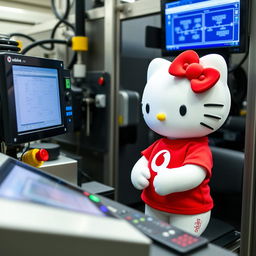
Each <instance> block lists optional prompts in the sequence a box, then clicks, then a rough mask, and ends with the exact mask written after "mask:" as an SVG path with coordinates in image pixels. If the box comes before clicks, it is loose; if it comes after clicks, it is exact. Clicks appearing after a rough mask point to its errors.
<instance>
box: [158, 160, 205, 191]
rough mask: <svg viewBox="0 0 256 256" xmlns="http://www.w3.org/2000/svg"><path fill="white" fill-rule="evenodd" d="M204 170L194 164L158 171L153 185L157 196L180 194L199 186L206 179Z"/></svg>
mask: <svg viewBox="0 0 256 256" xmlns="http://www.w3.org/2000/svg"><path fill="white" fill-rule="evenodd" d="M206 173H207V172H206V170H205V169H204V168H203V167H201V166H199V165H194V164H187V165H184V166H182V167H178V168H172V169H169V170H168V169H167V170H166V169H163V170H159V171H158V173H157V175H156V177H155V179H154V182H153V185H154V187H155V191H156V193H157V194H159V195H162V196H164V195H168V194H171V193H174V192H182V191H186V190H190V189H193V188H195V187H197V186H198V185H200V184H201V183H202V181H203V180H204V179H205V177H206Z"/></svg>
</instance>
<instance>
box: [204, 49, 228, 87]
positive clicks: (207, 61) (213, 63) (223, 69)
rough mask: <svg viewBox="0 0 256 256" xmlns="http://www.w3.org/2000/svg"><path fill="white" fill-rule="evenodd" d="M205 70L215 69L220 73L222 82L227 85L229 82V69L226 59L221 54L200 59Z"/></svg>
mask: <svg viewBox="0 0 256 256" xmlns="http://www.w3.org/2000/svg"><path fill="white" fill-rule="evenodd" d="M200 64H201V65H203V67H204V68H215V69H217V70H218V71H219V72H220V80H221V81H223V82H224V83H225V84H226V83H227V80H228V68H227V63H226V61H225V59H224V58H223V57H222V56H221V55H219V54H209V55H205V56H203V57H202V58H200Z"/></svg>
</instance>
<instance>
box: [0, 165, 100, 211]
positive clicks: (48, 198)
mask: <svg viewBox="0 0 256 256" xmlns="http://www.w3.org/2000/svg"><path fill="white" fill-rule="evenodd" d="M7 167H8V172H7V174H6V175H5V176H4V177H3V176H2V177H1V179H2V180H1V181H0V182H1V183H0V196H1V197H6V198H10V199H15V200H22V201H30V202H35V203H39V204H44V205H49V206H54V207H60V208H65V209H68V210H73V211H79V212H83V213H88V214H92V215H99V216H105V214H104V213H103V212H102V211H100V210H99V209H98V207H97V206H96V205H95V204H93V203H92V202H91V201H90V200H89V199H88V197H87V196H85V195H83V193H82V192H79V191H76V190H75V189H72V188H70V187H68V186H65V185H64V184H62V183H61V182H60V183H58V182H56V181H54V180H51V179H48V178H47V177H44V176H43V175H40V174H38V173H36V172H33V171H30V170H29V169H27V168H25V167H23V166H21V165H17V164H15V163H13V162H10V163H8V166H7Z"/></svg>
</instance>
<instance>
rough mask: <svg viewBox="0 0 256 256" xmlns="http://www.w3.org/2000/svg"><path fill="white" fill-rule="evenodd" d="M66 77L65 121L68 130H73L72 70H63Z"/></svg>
mask: <svg viewBox="0 0 256 256" xmlns="http://www.w3.org/2000/svg"><path fill="white" fill-rule="evenodd" d="M63 79H64V97H65V100H64V102H65V122H66V127H67V131H68V132H71V131H73V107H72V92H71V79H70V71H69V70H67V69H64V70H63Z"/></svg>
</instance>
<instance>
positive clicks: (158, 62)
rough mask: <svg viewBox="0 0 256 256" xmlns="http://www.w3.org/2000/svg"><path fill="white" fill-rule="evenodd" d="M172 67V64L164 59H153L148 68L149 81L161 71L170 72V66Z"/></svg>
mask: <svg viewBox="0 0 256 256" xmlns="http://www.w3.org/2000/svg"><path fill="white" fill-rule="evenodd" d="M170 65H171V62H170V61H168V60H165V59H162V58H156V59H153V60H152V61H151V62H150V63H149V66H148V73H147V81H148V80H149V79H150V77H151V76H152V75H153V74H154V73H155V72H156V71H157V70H159V69H162V68H164V69H166V71H167V72H168V69H169V66H170Z"/></svg>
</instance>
